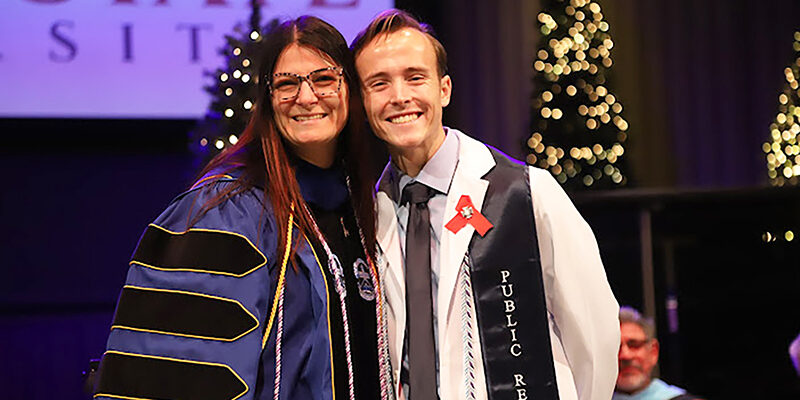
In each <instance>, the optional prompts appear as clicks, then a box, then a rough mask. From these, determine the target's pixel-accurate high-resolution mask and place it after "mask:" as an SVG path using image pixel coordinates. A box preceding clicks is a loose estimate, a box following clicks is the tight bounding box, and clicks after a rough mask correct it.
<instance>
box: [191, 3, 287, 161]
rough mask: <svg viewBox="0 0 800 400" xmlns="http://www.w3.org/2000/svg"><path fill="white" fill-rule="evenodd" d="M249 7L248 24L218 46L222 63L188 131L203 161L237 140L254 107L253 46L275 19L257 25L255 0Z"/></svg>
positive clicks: (254, 51)
mask: <svg viewBox="0 0 800 400" xmlns="http://www.w3.org/2000/svg"><path fill="white" fill-rule="evenodd" d="M250 6H251V8H252V13H251V16H250V21H249V24H247V26H243V24H238V25H237V26H236V27H235V28H234V33H233V34H231V35H226V36H225V46H224V47H223V48H221V49H220V53H221V54H222V55H223V56H224V57H225V65H223V66H222V67H221V68H219V69H217V70H216V71H214V72H212V73H209V75H210V76H212V77H214V80H213V83H212V84H211V85H209V86H206V87H205V91H206V92H207V93H209V94H210V95H211V104H210V105H209V108H208V110H207V112H206V115H205V117H204V118H203V119H202V120H201V121H199V123H198V124H197V126H196V127H195V129H194V131H193V132H191V135H192V140H191V143H192V146H191V147H192V149H193V150H194V152H195V153H196V154H197V155H198V156H199V158H200V159H201V161H202V162H203V163H205V162H206V161H208V159H210V158H211V157H213V156H214V155H216V154H217V153H219V152H220V151H222V150H224V149H225V148H226V147H228V146H232V145H234V144H236V143H237V142H238V140H239V137H238V135H239V134H241V133H242V131H244V129H245V127H246V126H247V122H248V121H249V120H250V113H251V112H252V111H253V110H254V109H255V107H256V104H255V99H256V94H257V93H256V90H257V86H258V73H257V71H258V66H257V65H256V64H257V63H256V62H255V61H256V60H258V57H257V56H258V54H257V50H258V49H257V47H258V44H259V43H260V41H261V39H262V36H261V32H262V31H264V30H267V29H270V27H271V26H274V25H275V24H277V23H278V22H277V20H272V21H270V23H269V24H268V26H265V27H261V12H260V5H259V1H258V0H251V1H250Z"/></svg>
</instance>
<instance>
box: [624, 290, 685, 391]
mask: <svg viewBox="0 0 800 400" xmlns="http://www.w3.org/2000/svg"><path fill="white" fill-rule="evenodd" d="M619 322H620V331H621V336H620V340H621V341H622V342H621V343H622V344H621V345H620V348H619V377H617V385H616V390H615V392H614V397H613V400H679V399H680V400H690V399H697V400H699V398H698V397H695V396H693V395H691V394H687V393H686V391H685V390H683V389H681V388H679V387H677V386H671V385H668V384H666V383H665V382H664V381H662V380H661V379H658V378H655V379H654V378H653V368H654V367H655V366H656V364H658V340H657V339H656V338H655V336H654V331H655V329H654V327H653V322H652V321H651V320H649V319H646V318H643V317H642V315H641V314H640V313H639V312H638V311H636V310H635V309H633V308H631V307H626V306H623V307H621V308H620V310H619Z"/></svg>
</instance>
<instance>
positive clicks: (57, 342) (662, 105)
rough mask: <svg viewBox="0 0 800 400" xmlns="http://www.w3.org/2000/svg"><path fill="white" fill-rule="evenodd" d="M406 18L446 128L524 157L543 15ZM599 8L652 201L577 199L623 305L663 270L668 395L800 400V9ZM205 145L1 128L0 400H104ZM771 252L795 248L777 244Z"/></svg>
mask: <svg viewBox="0 0 800 400" xmlns="http://www.w3.org/2000/svg"><path fill="white" fill-rule="evenodd" d="M397 5H398V7H401V8H405V9H407V10H409V11H412V12H413V13H414V14H416V15H417V16H419V17H420V18H421V19H422V20H425V21H428V22H430V23H431V24H432V25H433V26H434V27H435V28H436V30H437V32H438V33H439V36H440V39H441V40H442V42H443V43H444V45H445V47H446V48H447V49H448V52H449V57H450V65H449V67H450V74H451V76H452V78H453V82H454V94H453V100H452V103H451V105H450V107H448V108H447V109H446V112H445V121H446V123H447V124H448V125H450V126H453V127H456V128H459V129H461V130H463V131H465V132H467V133H468V134H471V135H472V136H475V137H477V138H480V139H482V140H484V141H486V142H488V143H491V144H493V145H495V146H497V147H499V148H500V149H502V150H504V151H506V152H508V153H509V154H512V155H515V156H517V157H523V156H524V154H525V149H524V147H523V143H524V141H525V140H526V139H527V133H528V129H527V115H528V113H529V112H530V110H529V96H530V95H529V93H530V90H531V79H530V73H531V72H532V71H531V68H530V62H531V60H532V55H533V54H535V50H536V43H537V40H538V36H537V29H538V27H537V24H536V15H537V14H538V12H539V7H540V5H539V3H538V2H536V1H497V2H463V1H457V0H441V1H430V2H428V1H421V0H419V1H417V0H409V1H398V2H397ZM601 5H602V6H603V10H604V14H605V15H606V19H607V20H608V21H609V23H610V25H611V34H612V37H613V38H614V40H615V43H616V45H615V47H614V49H613V50H612V57H613V58H614V61H615V66H614V67H613V68H612V73H613V74H614V76H612V78H613V79H614V82H615V86H610V89H611V91H612V92H615V94H616V95H617V97H618V98H619V99H620V101H621V102H622V104H623V105H624V106H625V113H627V114H626V118H627V119H628V120H629V121H630V125H631V129H630V137H631V140H630V142H629V146H628V148H627V153H626V156H629V157H630V160H631V163H630V164H629V165H631V171H630V176H631V181H632V182H634V183H635V186H634V187H632V188H630V189H626V190H621V191H617V192H614V193H588V194H587V193H584V194H573V196H572V197H573V199H574V200H575V202H576V204H577V205H578V207H579V209H580V210H581V212H582V213H583V214H584V215H585V216H586V218H587V220H588V221H589V223H590V225H591V226H592V227H593V229H594V230H595V233H596V235H597V237H598V242H599V244H600V248H601V253H602V256H603V258H604V263H605V265H606V269H607V273H608V276H609V280H610V282H611V285H612V288H613V289H614V291H615V293H616V295H617V297H618V299H619V302H620V303H621V304H629V305H633V306H635V307H637V308H640V309H643V308H645V307H646V305H647V304H646V303H647V290H646V289H644V288H643V284H642V282H643V277H644V276H643V275H647V274H643V272H642V265H644V264H646V262H645V261H646V260H650V261H651V262H652V265H653V270H652V278H653V282H654V287H653V292H652V299H651V300H652V301H653V304H654V308H653V309H652V310H651V311H652V314H654V316H655V317H656V322H657V324H658V333H659V338H660V340H661V342H662V365H661V374H662V377H663V378H664V379H665V380H666V381H667V382H670V383H673V384H678V385H680V386H683V387H686V388H688V389H690V390H691V391H693V392H695V393H697V394H701V395H704V396H707V397H708V398H711V399H714V398H717V399H721V398H729V399H752V398H777V399H784V398H787V399H788V398H798V396H800V389H799V388H798V381H800V378H798V377H797V376H795V375H794V372H793V370H792V367H791V363H790V361H789V359H788V355H787V348H788V345H789V343H790V342H791V340H792V339H793V338H794V336H795V335H797V334H798V333H800V318H798V317H799V316H800V313H799V312H798V310H800V307H798V306H800V298H799V297H800V295H799V294H800V268H799V267H800V263H798V258H797V257H798V255H799V254H800V252H798V250H800V249H798V246H799V244H800V239H795V240H793V241H786V240H785V238H783V237H784V236H783V235H784V234H785V232H786V231H787V230H792V231H793V232H794V233H795V234H796V235H800V209H799V208H800V192H798V190H797V188H770V187H768V185H767V184H766V165H765V164H766V163H765V160H764V154H763V153H762V152H761V149H760V148H761V143H763V142H764V141H766V140H767V139H768V126H769V123H770V122H771V119H772V118H773V117H774V115H775V113H776V112H777V111H776V110H777V96H778V94H779V92H780V90H781V88H782V85H783V69H784V68H785V67H786V66H787V65H789V64H790V63H791V62H793V60H794V55H793V52H792V49H791V44H792V33H793V32H794V30H796V29H800V19H798V17H797V16H798V15H800V2H797V1H792V0H775V1H769V2H755V1H725V0H709V1H703V2H697V1H689V0H642V1H634V0H607V1H601ZM615 88H616V89H615ZM0 90H2V89H0ZM193 126H194V121H186V120H63V119H43V120H31V119H0V132H1V133H2V135H1V136H0V137H2V142H0V167H1V168H2V171H4V172H5V174H6V177H7V182H8V185H7V186H6V188H5V189H3V190H2V191H0V221H2V227H3V229H2V230H0V232H2V233H0V235H2V236H0V260H2V267H1V268H0V360H2V361H3V363H2V367H0V388H2V389H0V390H2V392H3V395H2V396H0V397H3V398H8V399H22V398H25V399H56V398H57V399H69V400H73V399H74V400H78V399H84V398H88V396H85V395H84V394H83V393H82V388H81V386H82V377H81V372H82V371H84V370H85V369H86V367H87V366H88V360H89V359H90V358H97V357H99V356H100V355H102V353H103V350H104V346H105V340H106V337H107V335H108V329H109V326H110V321H111V318H112V315H113V310H114V304H115V302H116V298H117V295H118V293H119V290H120V288H121V285H122V283H123V281H124V278H125V273H126V271H127V262H128V260H129V257H130V255H131V253H132V251H133V249H134V247H135V245H136V243H137V241H138V238H139V235H140V234H141V232H142V230H143V229H144V227H145V226H146V224H147V223H148V222H150V221H151V220H152V219H153V218H155V217H156V216H157V215H158V214H159V213H160V212H161V210H162V209H163V208H164V207H165V206H166V205H167V204H168V202H169V201H170V200H171V199H172V197H173V196H175V195H176V194H178V193H179V192H180V191H181V190H182V189H183V188H185V187H187V186H188V185H189V184H190V183H191V182H192V180H193V178H194V174H195V173H196V172H197V171H198V170H199V168H200V165H199V164H198V163H197V161H196V159H195V157H194V155H193V154H192V153H191V152H190V151H189V150H188V142H187V139H188V132H189V131H190V130H191V129H192V127H193ZM643 220H649V221H650V225H649V226H650V230H649V231H648V230H643V229H642V228H643V226H645V227H646V225H643V224H642V221H643ZM646 232H649V234H650V235H651V236H650V237H651V239H650V240H647V239H648V237H647V235H646ZM766 232H770V233H771V234H773V235H777V236H778V237H780V238H782V239H780V240H777V241H773V242H765V241H764V240H763V235H764V234H765V233H766ZM643 234H644V236H643ZM648 243H649V244H650V245H652V257H648V256H647V253H646V252H644V253H643V250H642V249H643V244H648ZM645 247H646V246H645ZM670 299H671V302H668V300H670ZM668 304H671V305H672V307H671V310H672V314H669V313H668V312H667V310H668V307H667V305H668ZM670 315H672V317H673V323H672V326H671V324H670V323H669V316H670ZM674 322H677V324H675V323H674Z"/></svg>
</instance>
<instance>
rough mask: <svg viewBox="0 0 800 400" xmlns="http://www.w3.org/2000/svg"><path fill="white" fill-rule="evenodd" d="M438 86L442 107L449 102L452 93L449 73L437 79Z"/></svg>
mask: <svg viewBox="0 0 800 400" xmlns="http://www.w3.org/2000/svg"><path fill="white" fill-rule="evenodd" d="M439 87H440V90H441V93H440V95H441V99H442V108H444V107H447V105H448V104H450V95H451V94H453V81H452V80H451V79H450V75H445V76H443V77H442V78H441V79H440V80H439Z"/></svg>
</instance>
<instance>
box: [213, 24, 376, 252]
mask: <svg viewBox="0 0 800 400" xmlns="http://www.w3.org/2000/svg"><path fill="white" fill-rule="evenodd" d="M293 43H297V44H298V45H300V46H304V47H308V48H311V49H316V50H318V51H321V52H322V53H324V54H326V55H327V56H329V57H330V58H331V59H332V60H333V61H334V62H335V63H336V64H338V65H340V66H341V67H342V68H343V69H344V77H345V82H346V83H347V85H348V89H349V90H348V93H349V98H348V99H347V101H348V107H349V110H348V116H349V118H348V121H347V124H346V125H345V127H344V129H343V130H342V132H341V133H340V134H339V137H338V140H337V148H336V161H335V163H337V162H338V163H341V164H342V165H343V167H344V169H345V172H346V173H347V175H348V177H349V178H350V184H351V190H352V192H351V198H352V203H353V207H354V212H355V215H356V217H357V218H358V221H359V223H360V226H361V230H362V232H363V235H364V242H365V245H366V249H365V250H366V251H367V253H368V254H367V256H368V257H371V258H372V259H373V260H374V259H375V258H374V256H375V243H376V241H375V211H374V210H375V209H374V197H373V194H374V186H375V175H374V174H373V173H372V168H371V162H370V159H371V153H370V151H369V150H370V149H369V148H368V147H369V141H368V140H367V137H366V135H367V134H368V131H367V129H366V118H365V115H364V106H363V104H362V102H361V94H360V90H359V86H358V81H357V77H356V76H357V75H356V73H355V65H354V61H353V56H352V54H351V53H350V50H349V49H348V46H347V42H346V41H345V39H344V37H342V34H341V33H339V31H338V30H336V28H334V27H333V26H331V25H330V24H328V23H327V22H325V21H323V20H321V19H319V18H316V17H312V16H302V17H300V18H297V19H294V20H290V21H286V22H284V23H282V24H279V25H276V26H274V27H273V28H272V29H270V30H269V31H268V32H265V34H264V37H263V39H262V41H261V43H260V46H259V53H260V60H259V64H258V71H259V73H258V96H257V99H256V105H255V107H254V110H253V113H252V116H251V117H250V121H249V123H248V125H247V127H246V128H245V130H244V132H242V134H241V136H240V137H239V141H238V142H237V143H236V144H235V145H233V146H231V147H229V148H227V149H226V150H225V151H223V152H221V153H220V154H219V155H217V156H216V157H214V158H213V159H212V160H211V161H210V162H209V163H208V165H206V166H205V168H203V170H202V172H201V173H200V176H204V175H205V174H207V173H209V172H210V171H212V170H222V171H229V170H232V169H235V168H240V167H244V173H243V175H242V176H241V177H240V178H239V179H237V180H236V181H235V182H234V183H233V184H232V185H230V186H228V187H227V188H226V189H225V190H223V191H221V192H220V193H219V194H218V195H216V196H215V197H214V198H212V199H211V200H209V201H208V202H206V203H205V204H203V205H202V207H201V209H200V212H199V215H202V214H203V213H205V212H206V211H208V210H209V209H211V208H213V207H215V206H217V205H219V204H220V203H222V202H223V201H224V200H225V199H227V198H229V197H230V196H234V195H236V194H238V193H241V192H244V191H246V190H248V189H250V188H252V187H253V186H254V185H261V184H262V182H263V187H264V196H265V202H264V204H267V201H268V202H269V204H271V205H272V209H273V213H274V216H275V222H276V230H277V236H278V246H277V250H278V252H277V254H278V256H279V257H282V256H283V254H284V251H285V250H286V248H285V246H286V233H287V230H286V228H287V226H288V223H289V215H290V214H292V210H291V206H292V204H294V222H295V224H296V225H297V229H299V231H300V233H301V234H304V235H305V236H306V237H308V238H311V237H314V229H313V222H312V219H311V218H312V217H311V215H309V214H308V213H307V212H306V210H307V208H306V207H305V201H304V200H303V196H302V195H301V194H300V186H299V185H298V183H297V179H296V177H295V173H294V168H293V167H292V164H291V162H290V157H291V156H290V155H289V153H288V152H290V151H291V147H290V146H288V145H287V143H286V141H285V139H284V138H283V136H282V135H281V133H280V132H279V131H278V129H277V127H276V125H275V119H274V111H273V109H272V102H271V98H270V94H269V88H268V82H269V79H270V77H271V76H272V74H273V71H274V68H275V63H276V62H277V60H278V57H279V56H280V54H281V52H282V51H283V50H284V49H285V48H286V47H287V46H289V45H290V44H293ZM299 242H300V241H295V243H299ZM296 250H297V246H292V249H291V252H292V257H293V256H294V254H295V252H296Z"/></svg>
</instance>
